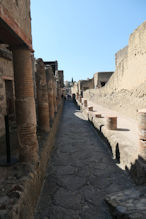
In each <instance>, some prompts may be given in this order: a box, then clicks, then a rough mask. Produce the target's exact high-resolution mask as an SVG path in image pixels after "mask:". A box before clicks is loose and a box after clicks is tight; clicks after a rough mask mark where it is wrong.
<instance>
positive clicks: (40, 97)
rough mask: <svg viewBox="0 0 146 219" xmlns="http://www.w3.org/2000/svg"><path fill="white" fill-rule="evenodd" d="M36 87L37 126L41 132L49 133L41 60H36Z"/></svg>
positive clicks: (44, 74) (46, 94)
mask: <svg viewBox="0 0 146 219" xmlns="http://www.w3.org/2000/svg"><path fill="white" fill-rule="evenodd" d="M36 68H37V69H36V86H37V105H38V124H39V128H40V130H42V131H45V132H49V130H50V121H49V119H50V118H49V105H48V90H47V81H46V71H45V65H44V62H43V60H42V59H38V60H37V66H36Z"/></svg>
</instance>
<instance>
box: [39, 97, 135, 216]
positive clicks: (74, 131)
mask: <svg viewBox="0 0 146 219" xmlns="http://www.w3.org/2000/svg"><path fill="white" fill-rule="evenodd" d="M133 186H134V185H133V182H132V181H131V180H130V178H129V177H128V175H127V174H125V172H124V171H122V170H121V169H119V167H118V166H116V164H115V162H114V161H113V160H112V157H111V153H110V152H109V149H108V147H106V145H105V143H104V142H103V141H102V139H101V137H100V136H98V134H97V133H96V132H94V131H93V128H92V127H91V125H90V124H89V123H88V122H87V121H86V120H85V119H84V118H83V115H82V113H81V112H80V111H78V110H76V107H75V106H74V104H73V103H72V102H71V101H66V103H65V106H64V111H63V115H62V121H61V124H60V127H59V130H58V133H57V136H56V143H55V146H54V150H53V152H52V156H51V159H50V161H49V163H48V168H47V172H46V179H45V182H44V187H43V189H42V192H41V195H40V200H39V203H38V207H37V209H36V213H35V219H44V218H45V217H46V218H47V217H48V218H49V219H111V215H110V214H109V210H108V207H107V205H106V204H105V202H104V199H105V197H106V195H107V194H109V193H112V192H120V191H121V190H123V189H129V188H131V187H133Z"/></svg>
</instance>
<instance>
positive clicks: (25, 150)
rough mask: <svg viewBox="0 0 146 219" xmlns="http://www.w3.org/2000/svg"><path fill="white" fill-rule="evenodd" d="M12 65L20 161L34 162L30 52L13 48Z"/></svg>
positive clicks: (34, 142) (34, 138) (34, 122)
mask: <svg viewBox="0 0 146 219" xmlns="http://www.w3.org/2000/svg"><path fill="white" fill-rule="evenodd" d="M13 65H14V81H15V96H16V101H15V105H16V122H17V132H18V140H19V156H20V161H24V162H36V161H38V141H37V135H36V111H35V101H34V91H33V80H32V60H31V52H30V51H29V50H28V49H27V48H15V49H13Z"/></svg>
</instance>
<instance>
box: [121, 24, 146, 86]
mask: <svg viewBox="0 0 146 219" xmlns="http://www.w3.org/2000/svg"><path fill="white" fill-rule="evenodd" d="M127 65H128V68H127V70H125V72H124V76H123V79H122V82H121V86H120V88H125V89H132V88H135V87H137V86H139V85H140V84H141V83H143V82H144V81H146V21H145V22H144V23H143V24H141V25H140V26H139V27H138V28H137V29H136V30H135V31H134V32H133V33H132V34H131V36H130V38H129V44H128V63H127Z"/></svg>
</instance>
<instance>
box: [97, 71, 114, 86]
mask: <svg viewBox="0 0 146 219" xmlns="http://www.w3.org/2000/svg"><path fill="white" fill-rule="evenodd" d="M112 74H113V72H97V73H95V74H94V76H93V80H94V88H100V87H103V86H104V85H105V84H106V83H107V82H108V80H109V79H110V77H111V76H112Z"/></svg>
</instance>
